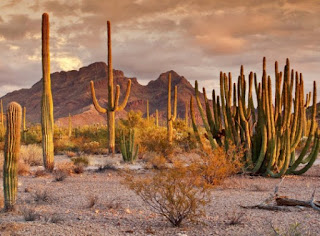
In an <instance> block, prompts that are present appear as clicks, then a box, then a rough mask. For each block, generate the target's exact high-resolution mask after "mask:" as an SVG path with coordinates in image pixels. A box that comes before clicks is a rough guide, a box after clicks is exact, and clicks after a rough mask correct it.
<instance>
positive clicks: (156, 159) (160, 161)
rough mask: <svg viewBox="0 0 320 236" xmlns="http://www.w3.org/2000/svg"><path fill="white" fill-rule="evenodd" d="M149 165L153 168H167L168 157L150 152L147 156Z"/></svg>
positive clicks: (146, 159)
mask: <svg viewBox="0 0 320 236" xmlns="http://www.w3.org/2000/svg"><path fill="white" fill-rule="evenodd" d="M145 161H146V162H147V165H148V166H149V167H151V168H154V169H157V170H161V169H165V168H166V163H167V159H166V158H165V157H164V156H163V155H160V154H157V153H149V154H148V157H147V158H145Z"/></svg>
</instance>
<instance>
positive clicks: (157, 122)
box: [156, 109, 159, 127]
mask: <svg viewBox="0 0 320 236" xmlns="http://www.w3.org/2000/svg"><path fill="white" fill-rule="evenodd" d="M156 126H157V127H159V112H158V109H156Z"/></svg>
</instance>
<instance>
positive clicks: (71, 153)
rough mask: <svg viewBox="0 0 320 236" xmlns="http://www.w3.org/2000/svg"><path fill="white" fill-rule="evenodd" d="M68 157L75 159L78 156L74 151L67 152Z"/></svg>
mask: <svg viewBox="0 0 320 236" xmlns="http://www.w3.org/2000/svg"><path fill="white" fill-rule="evenodd" d="M66 155H67V157H69V158H71V157H75V156H76V155H77V154H76V153H75V152H73V151H67V153H66Z"/></svg>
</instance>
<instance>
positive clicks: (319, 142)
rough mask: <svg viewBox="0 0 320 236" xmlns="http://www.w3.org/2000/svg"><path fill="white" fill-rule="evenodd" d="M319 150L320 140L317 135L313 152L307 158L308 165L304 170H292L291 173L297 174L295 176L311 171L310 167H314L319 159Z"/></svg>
mask: <svg viewBox="0 0 320 236" xmlns="http://www.w3.org/2000/svg"><path fill="white" fill-rule="evenodd" d="M319 150H320V138H319V136H318V134H316V136H315V138H314V147H313V150H312V151H311V152H310V154H309V156H308V157H307V159H308V160H309V162H308V164H307V165H305V166H304V167H303V168H302V169H300V170H292V171H290V173H292V174H295V175H301V174H304V173H305V172H306V171H307V170H309V169H310V167H311V166H312V165H313V163H314V162H315V160H316V159H317V157H318V153H319Z"/></svg>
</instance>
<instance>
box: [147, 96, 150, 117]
mask: <svg viewBox="0 0 320 236" xmlns="http://www.w3.org/2000/svg"><path fill="white" fill-rule="evenodd" d="M147 120H148V121H149V120H150V113H149V100H147Z"/></svg>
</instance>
